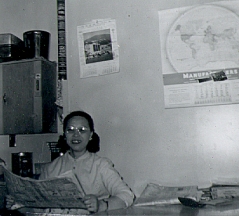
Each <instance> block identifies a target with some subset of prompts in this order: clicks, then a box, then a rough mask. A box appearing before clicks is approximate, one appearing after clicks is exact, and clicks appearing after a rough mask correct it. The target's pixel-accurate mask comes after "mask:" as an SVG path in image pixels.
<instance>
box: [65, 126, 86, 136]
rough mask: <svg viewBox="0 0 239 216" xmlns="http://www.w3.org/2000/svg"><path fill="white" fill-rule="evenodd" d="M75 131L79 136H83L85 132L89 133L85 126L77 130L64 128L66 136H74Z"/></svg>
mask: <svg viewBox="0 0 239 216" xmlns="http://www.w3.org/2000/svg"><path fill="white" fill-rule="evenodd" d="M76 131H77V132H78V133H80V134H84V133H86V132H87V131H89V128H87V127H85V126H82V127H79V128H77V127H73V126H72V127H68V128H66V133H68V134H74V133H76Z"/></svg>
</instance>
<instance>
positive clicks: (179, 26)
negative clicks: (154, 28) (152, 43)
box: [158, 1, 239, 108]
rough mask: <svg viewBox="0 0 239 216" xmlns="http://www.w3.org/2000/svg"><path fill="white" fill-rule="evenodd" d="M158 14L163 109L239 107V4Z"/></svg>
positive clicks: (218, 4)
mask: <svg viewBox="0 0 239 216" xmlns="http://www.w3.org/2000/svg"><path fill="white" fill-rule="evenodd" d="M158 15H159V31H160V44H161V58H162V72H163V81H164V101H165V108H176V107H190V106H206V105H218V104H233V103H239V16H238V15H239V2H238V1H230V2H228V1H227V2H226V1H222V2H217V3H214V4H203V5H196V6H193V7H184V8H176V9H169V10H164V11H159V12H158Z"/></svg>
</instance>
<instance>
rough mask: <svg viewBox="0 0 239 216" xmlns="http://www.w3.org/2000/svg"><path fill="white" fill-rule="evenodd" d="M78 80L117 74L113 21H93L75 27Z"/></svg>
mask: <svg viewBox="0 0 239 216" xmlns="http://www.w3.org/2000/svg"><path fill="white" fill-rule="evenodd" d="M77 36H78V46H79V61H80V78H86V77H92V76H100V75H106V74H111V73H116V72H119V51H118V45H117V35H116V22H115V20H111V19H106V20H93V21H92V22H90V23H87V24H85V25H81V26H77Z"/></svg>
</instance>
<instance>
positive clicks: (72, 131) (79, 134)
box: [65, 116, 93, 157]
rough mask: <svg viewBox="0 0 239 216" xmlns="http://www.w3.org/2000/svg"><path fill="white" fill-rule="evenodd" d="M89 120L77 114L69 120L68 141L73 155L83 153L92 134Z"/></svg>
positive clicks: (66, 131) (66, 133)
mask: <svg viewBox="0 0 239 216" xmlns="http://www.w3.org/2000/svg"><path fill="white" fill-rule="evenodd" d="M92 134H93V132H92V131H91V130H90V127H89V123H88V121H87V120H86V119H85V118H84V117H81V116H75V117H73V118H71V119H69V121H68V122H67V125H66V130H65V136H66V142H67V144H68V145H69V147H70V148H71V150H72V153H73V154H74V155H73V156H75V157H76V156H80V155H83V154H84V153H85V151H86V146H87V144H88V142H89V140H90V138H91V136H92Z"/></svg>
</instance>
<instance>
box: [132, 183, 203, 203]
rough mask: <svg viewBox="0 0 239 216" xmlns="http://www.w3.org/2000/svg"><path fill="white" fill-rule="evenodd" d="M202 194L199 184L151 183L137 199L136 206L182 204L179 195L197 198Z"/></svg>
mask: <svg viewBox="0 0 239 216" xmlns="http://www.w3.org/2000/svg"><path fill="white" fill-rule="evenodd" d="M198 196H200V194H199V192H198V188H197V186H185V187H166V186H161V185H158V184H154V183H149V184H147V186H146V187H145V189H144V190H143V192H142V193H141V195H140V197H139V198H138V199H136V201H135V203H134V205H135V206H147V205H165V204H180V201H179V200H178V197H190V198H192V199H195V200H197V199H198Z"/></svg>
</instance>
